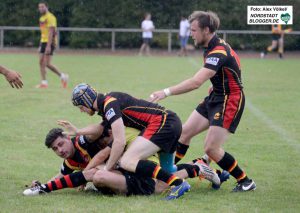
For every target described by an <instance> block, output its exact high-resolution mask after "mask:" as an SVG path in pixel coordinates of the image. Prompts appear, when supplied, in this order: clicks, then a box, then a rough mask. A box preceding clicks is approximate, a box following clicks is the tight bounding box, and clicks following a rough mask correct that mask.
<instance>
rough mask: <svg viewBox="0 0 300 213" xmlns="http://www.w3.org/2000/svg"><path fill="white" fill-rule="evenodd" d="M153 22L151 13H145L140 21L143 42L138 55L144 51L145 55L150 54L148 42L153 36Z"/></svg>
mask: <svg viewBox="0 0 300 213" xmlns="http://www.w3.org/2000/svg"><path fill="white" fill-rule="evenodd" d="M154 28H155V27H154V24H153V22H152V21H151V14H150V13H146V14H145V19H144V21H143V22H142V30H143V35H142V37H143V44H142V46H141V48H140V53H139V54H140V55H143V53H144V52H145V51H146V55H150V44H151V41H152V38H153V33H152V32H153V30H154Z"/></svg>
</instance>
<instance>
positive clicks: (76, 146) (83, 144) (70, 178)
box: [23, 121, 199, 195]
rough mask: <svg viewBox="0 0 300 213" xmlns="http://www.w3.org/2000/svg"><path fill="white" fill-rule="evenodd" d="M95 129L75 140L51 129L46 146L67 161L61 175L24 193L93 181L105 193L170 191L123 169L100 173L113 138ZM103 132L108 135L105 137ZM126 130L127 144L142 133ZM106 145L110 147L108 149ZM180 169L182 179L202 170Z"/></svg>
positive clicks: (69, 125)
mask: <svg viewBox="0 0 300 213" xmlns="http://www.w3.org/2000/svg"><path fill="white" fill-rule="evenodd" d="M60 123H61V124H62V125H63V126H65V127H66V126H67V127H68V129H69V130H70V128H72V129H74V128H75V127H74V126H73V125H72V124H71V123H69V122H67V121H61V122H60ZM92 127H93V128H92V129H94V130H95V131H94V133H93V136H92V137H90V138H87V137H86V136H77V137H74V138H72V139H70V138H68V137H66V136H65V135H63V130H62V129H59V128H55V129H52V130H51V131H50V132H49V133H48V135H47V137H46V146H47V147H49V148H50V147H51V148H52V149H53V151H54V152H55V153H56V154H57V155H58V156H60V157H62V158H65V160H64V163H63V165H62V168H61V172H60V173H59V174H58V175H56V176H55V177H54V178H52V179H51V180H50V181H49V182H48V183H46V184H43V185H41V184H40V183H39V182H37V181H33V184H32V188H31V189H27V190H25V191H24V193H23V194H24V195H38V194H41V193H47V192H50V191H53V190H59V189H63V188H73V187H77V186H80V185H83V184H85V183H87V182H93V183H94V185H95V186H96V187H97V189H98V190H99V191H101V192H102V193H104V194H126V195H132V194H134V195H150V194H152V193H154V188H155V192H156V193H161V192H162V191H164V190H165V189H167V188H168V185H166V184H162V183H157V184H156V187H155V182H154V180H152V178H141V177H138V176H137V175H135V174H133V173H130V172H126V171H124V170H122V169H121V170H119V171H117V170H115V171H112V172H110V171H105V170H98V169H100V168H101V166H98V165H99V164H102V168H103V166H104V164H103V163H105V160H106V159H107V158H108V157H109V154H110V151H111V145H110V141H111V139H112V137H111V135H109V134H108V132H109V131H108V130H105V128H102V126H101V125H98V124H96V125H93V126H92ZM75 129H76V128H75ZM101 129H102V130H104V131H105V132H106V133H105V134H103V133H102V131H101ZM75 131H76V130H75ZM125 131H126V142H127V145H129V144H130V142H132V141H133V140H134V139H135V138H136V136H137V135H138V134H139V133H140V132H139V131H137V130H135V129H132V128H126V130H125ZM73 132H74V131H73ZM100 133H102V136H101V137H100V138H99V135H100ZM92 138H98V139H97V140H94V141H93V143H89V141H91V140H92ZM107 144H108V146H106V145H107ZM105 146H106V147H105ZM76 152H77V153H76ZM72 153H73V154H72ZM95 153H97V154H95ZM89 154H90V156H93V155H94V157H93V158H92V159H91V158H90V156H89ZM67 156H69V157H67ZM150 160H153V161H154V162H155V160H156V159H155V158H154V157H152V158H150ZM156 161H157V160H156ZM196 161H197V160H195V161H194V162H196ZM86 164H87V166H86ZM192 164H193V163H192ZM178 167H180V170H181V171H179V172H177V174H178V175H179V176H180V177H181V178H188V177H190V178H192V177H196V176H198V173H199V172H197V170H199V168H198V165H197V164H196V165H188V164H181V165H179V166H178ZM95 168H96V169H95ZM82 169H83V171H82V172H76V173H73V174H71V173H72V172H73V171H74V170H82ZM70 174H71V175H70ZM63 175H65V176H63Z"/></svg>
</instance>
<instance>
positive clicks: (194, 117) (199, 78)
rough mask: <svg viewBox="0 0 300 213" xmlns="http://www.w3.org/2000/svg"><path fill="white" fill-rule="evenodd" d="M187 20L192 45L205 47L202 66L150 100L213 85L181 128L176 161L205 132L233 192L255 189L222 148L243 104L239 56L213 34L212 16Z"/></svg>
mask: <svg viewBox="0 0 300 213" xmlns="http://www.w3.org/2000/svg"><path fill="white" fill-rule="evenodd" d="M189 21H190V23H191V35H192V37H193V39H194V41H195V45H200V46H203V47H204V48H205V51H204V67H203V68H201V69H200V70H199V71H198V72H197V73H196V74H195V75H194V76H193V77H192V78H190V79H187V80H185V81H183V82H182V83H180V84H178V85H176V86H172V87H170V88H167V89H164V90H161V91H157V92H154V93H153V94H151V96H150V97H151V100H152V101H153V102H156V101H159V100H161V99H164V98H166V97H167V96H170V95H179V94H183V93H187V92H189V91H192V90H195V89H197V88H199V87H200V86H201V85H203V83H204V82H206V81H207V80H210V81H211V83H212V86H213V90H212V92H211V93H210V95H209V96H208V97H206V98H205V99H204V101H203V102H202V103H200V104H199V106H198V107H197V108H196V110H195V111H193V112H192V114H191V115H190V117H189V118H188V120H187V121H186V123H185V124H184V125H183V132H182V135H181V137H180V140H179V143H178V147H177V151H176V157H177V159H176V161H177V162H178V161H179V160H180V159H181V158H183V156H184V155H185V153H186V151H187V149H188V147H189V144H190V140H191V138H192V137H194V136H195V135H197V134H199V133H201V132H204V131H205V130H208V132H207V135H206V139H205V145H204V149H205V152H206V154H207V155H208V156H209V157H210V158H211V159H212V160H214V161H215V162H216V163H217V164H218V165H219V166H220V167H221V168H222V169H224V170H226V171H228V172H229V173H230V174H231V175H232V176H233V177H235V178H236V180H237V182H238V184H237V186H236V187H235V188H234V189H233V191H250V190H254V189H255V188H256V185H255V183H254V181H253V180H251V179H249V178H248V177H247V175H246V173H245V172H244V171H243V170H242V169H241V168H240V167H239V165H238V163H237V161H236V160H235V159H234V157H233V156H232V155H231V154H229V153H227V152H225V151H224V150H223V148H222V145H223V144H224V143H225V141H226V140H227V138H228V136H229V133H234V132H235V130H236V128H237V126H238V124H239V122H240V119H241V116H242V113H243V110H244V105H245V96H244V92H243V86H242V81H241V65H240V60H239V57H238V56H237V54H236V53H235V51H234V50H233V49H232V48H231V47H230V46H229V45H228V44H227V43H226V42H225V41H224V40H222V39H220V38H218V37H217V35H216V34H215V31H216V30H217V29H218V27H219V24H220V20H219V18H218V16H217V15H216V14H215V13H213V12H204V11H196V12H194V13H193V14H192V15H191V16H190V20H189Z"/></svg>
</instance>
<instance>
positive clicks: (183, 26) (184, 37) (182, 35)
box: [179, 16, 190, 56]
mask: <svg viewBox="0 0 300 213" xmlns="http://www.w3.org/2000/svg"><path fill="white" fill-rule="evenodd" d="M189 37H190V23H189V21H188V20H187V18H186V17H185V16H181V21H180V24H179V39H180V52H179V56H187V51H186V45H187V43H188V40H189Z"/></svg>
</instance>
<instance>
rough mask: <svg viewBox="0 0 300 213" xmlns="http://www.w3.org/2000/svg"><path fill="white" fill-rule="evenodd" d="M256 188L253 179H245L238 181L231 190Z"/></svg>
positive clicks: (244, 190) (245, 190)
mask: <svg viewBox="0 0 300 213" xmlns="http://www.w3.org/2000/svg"><path fill="white" fill-rule="evenodd" d="M255 189H256V184H255V182H254V181H253V180H251V179H249V180H245V181H243V182H242V183H238V184H237V185H236V187H234V189H233V190H232V192H247V191H254V190H255Z"/></svg>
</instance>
